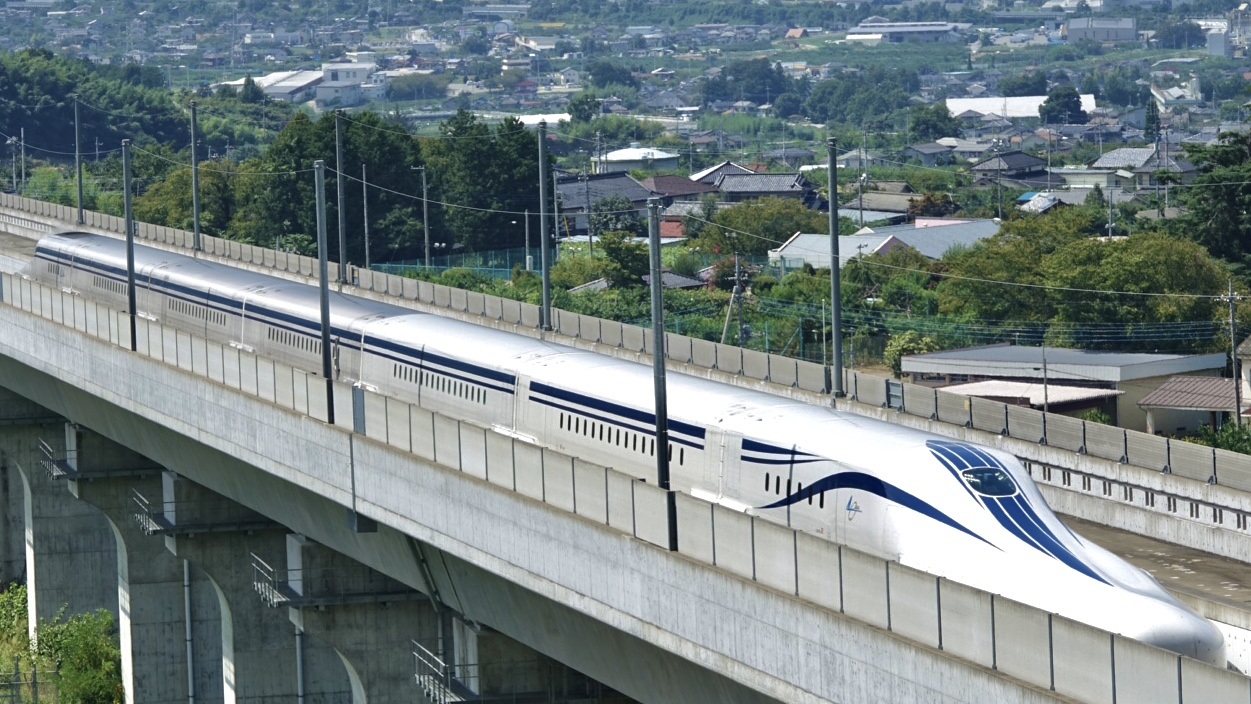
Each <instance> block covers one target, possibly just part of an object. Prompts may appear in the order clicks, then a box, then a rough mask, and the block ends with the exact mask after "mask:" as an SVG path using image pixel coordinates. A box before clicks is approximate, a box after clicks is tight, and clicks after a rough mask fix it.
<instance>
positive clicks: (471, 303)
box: [465, 291, 486, 315]
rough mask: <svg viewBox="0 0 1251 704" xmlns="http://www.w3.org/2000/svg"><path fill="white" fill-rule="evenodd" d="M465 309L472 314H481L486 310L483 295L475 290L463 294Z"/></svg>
mask: <svg viewBox="0 0 1251 704" xmlns="http://www.w3.org/2000/svg"><path fill="white" fill-rule="evenodd" d="M465 311H466V312H467V313H472V314H473V315H482V313H483V312H484V311H486V300H485V296H483V295H482V294H481V293H477V292H475V291H470V292H469V293H467V294H465Z"/></svg>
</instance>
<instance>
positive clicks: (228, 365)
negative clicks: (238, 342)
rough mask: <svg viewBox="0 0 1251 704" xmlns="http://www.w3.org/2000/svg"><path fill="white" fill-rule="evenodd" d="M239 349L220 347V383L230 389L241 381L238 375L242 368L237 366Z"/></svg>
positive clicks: (236, 386)
mask: <svg viewBox="0 0 1251 704" xmlns="http://www.w3.org/2000/svg"><path fill="white" fill-rule="evenodd" d="M239 357H240V354H239V350H237V349H235V348H234V347H223V348H222V379H221V381H222V383H223V384H225V385H226V386H229V387H230V388H232V389H237V388H239V385H240V384H241V383H242V382H240V380H239V375H240V374H241V373H242V370H241V369H240V368H239Z"/></svg>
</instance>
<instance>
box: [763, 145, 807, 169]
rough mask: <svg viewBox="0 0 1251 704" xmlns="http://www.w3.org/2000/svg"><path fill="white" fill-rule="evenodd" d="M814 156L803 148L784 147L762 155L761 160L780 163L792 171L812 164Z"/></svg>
mask: <svg viewBox="0 0 1251 704" xmlns="http://www.w3.org/2000/svg"><path fill="white" fill-rule="evenodd" d="M814 156H816V153H815V152H813V151H812V150H811V149H803V148H802V147H782V148H781V149H774V150H773V151H769V152H765V153H764V154H761V158H763V159H764V160H766V161H780V162H782V163H783V164H786V165H787V166H788V167H790V168H792V169H793V168H798V167H799V166H802V165H804V164H807V163H809V162H811V161H812V158H813V157H814Z"/></svg>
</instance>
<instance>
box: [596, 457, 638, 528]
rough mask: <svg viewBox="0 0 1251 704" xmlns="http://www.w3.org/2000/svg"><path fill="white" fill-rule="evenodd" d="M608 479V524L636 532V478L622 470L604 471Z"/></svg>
mask: <svg viewBox="0 0 1251 704" xmlns="http://www.w3.org/2000/svg"><path fill="white" fill-rule="evenodd" d="M604 477H605V479H606V480H607V484H606V487H607V492H606V493H607V495H608V525H610V526H612V527H613V528H616V529H617V530H621V531H625V532H626V533H629V534H631V535H633V534H634V488H633V487H632V486H630V485H631V484H633V483H634V482H635V481H637V480H635V479H631V478H630V477H628V476H626V475H624V474H622V473H621V472H613V471H608V472H605V473H604Z"/></svg>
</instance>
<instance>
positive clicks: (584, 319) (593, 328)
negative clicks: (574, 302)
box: [578, 315, 600, 342]
mask: <svg viewBox="0 0 1251 704" xmlns="http://www.w3.org/2000/svg"><path fill="white" fill-rule="evenodd" d="M599 326H600V319H599V318H596V317H595V316H593V315H582V316H578V336H579V337H581V338H582V339H583V340H590V341H592V342H599V340H600V334H599Z"/></svg>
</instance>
